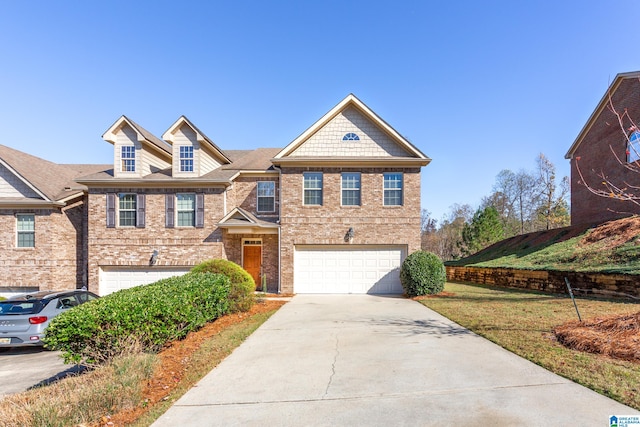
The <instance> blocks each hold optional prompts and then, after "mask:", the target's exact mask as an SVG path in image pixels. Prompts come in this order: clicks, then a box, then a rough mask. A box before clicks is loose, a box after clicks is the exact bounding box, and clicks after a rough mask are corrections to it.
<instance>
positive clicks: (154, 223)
mask: <svg viewBox="0 0 640 427" xmlns="http://www.w3.org/2000/svg"><path fill="white" fill-rule="evenodd" d="M112 191H113V189H104V188H102V189H100V188H94V189H91V190H90V192H89V201H88V206H89V209H88V211H89V237H88V247H89V265H88V269H89V289H90V290H94V291H97V290H98V283H99V272H100V269H101V268H104V267H114V266H128V267H149V258H150V256H151V253H152V252H153V250H157V251H158V252H159V256H158V262H157V264H156V266H157V267H178V266H179V267H184V266H193V265H195V264H197V263H199V262H201V261H203V260H206V259H211V258H223V257H224V245H223V244H222V230H221V229H220V228H218V227H217V225H216V224H217V223H218V221H219V220H220V219H221V218H222V216H223V214H224V194H223V190H222V189H216V188H212V189H202V190H198V191H199V192H204V218H205V219H204V228H196V227H174V228H167V227H166V226H165V196H166V193H167V190H166V189H155V190H154V189H140V188H137V189H136V188H121V189H119V192H127V193H136V194H139V193H143V194H145V195H146V196H145V200H146V202H145V203H146V206H145V220H146V224H145V227H144V228H136V227H118V226H116V227H115V228H107V226H106V212H107V207H106V194H107V193H108V192H112ZM182 192H185V193H193V192H195V191H194V190H193V189H171V193H182Z"/></svg>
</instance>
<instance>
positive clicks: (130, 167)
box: [120, 146, 136, 172]
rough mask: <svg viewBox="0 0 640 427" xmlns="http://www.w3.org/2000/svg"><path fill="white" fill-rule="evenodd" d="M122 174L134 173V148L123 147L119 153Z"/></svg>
mask: <svg viewBox="0 0 640 427" xmlns="http://www.w3.org/2000/svg"><path fill="white" fill-rule="evenodd" d="M120 159H121V161H122V164H121V170H122V172H135V171H136V147H132V146H124V147H122V151H121V153H120Z"/></svg>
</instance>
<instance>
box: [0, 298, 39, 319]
mask: <svg viewBox="0 0 640 427" xmlns="http://www.w3.org/2000/svg"><path fill="white" fill-rule="evenodd" d="M40 310H42V304H41V303H40V301H0V315H8V316H10V315H13V314H35V313H38V312H39V311H40Z"/></svg>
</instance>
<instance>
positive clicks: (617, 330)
mask: <svg viewBox="0 0 640 427" xmlns="http://www.w3.org/2000/svg"><path fill="white" fill-rule="evenodd" d="M554 333H555V335H556V338H557V339H558V341H559V342H560V343H562V344H563V345H564V346H566V347H569V348H572V349H574V350H579V351H586V352H589V353H596V354H602V355H605V356H609V357H612V358H616V359H621V360H627V361H631V362H636V363H640V312H638V313H635V314H629V315H624V316H609V317H601V318H596V319H593V320H588V321H584V322H579V321H577V320H574V321H571V322H567V323H565V324H563V325H561V326H558V327H557V328H555V329H554Z"/></svg>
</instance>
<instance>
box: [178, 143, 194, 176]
mask: <svg viewBox="0 0 640 427" xmlns="http://www.w3.org/2000/svg"><path fill="white" fill-rule="evenodd" d="M180 172H193V147H192V146H186V147H180Z"/></svg>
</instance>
